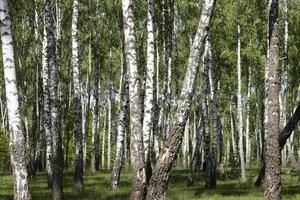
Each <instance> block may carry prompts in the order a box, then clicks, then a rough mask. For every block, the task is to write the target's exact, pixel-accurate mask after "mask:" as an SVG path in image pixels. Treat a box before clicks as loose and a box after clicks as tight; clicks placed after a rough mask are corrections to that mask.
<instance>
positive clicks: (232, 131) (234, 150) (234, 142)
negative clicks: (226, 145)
mask: <svg viewBox="0 0 300 200" xmlns="http://www.w3.org/2000/svg"><path fill="white" fill-rule="evenodd" d="M231 107H232V106H231V103H229V113H230V116H229V118H230V132H231V142H232V151H233V157H234V160H235V162H237V160H238V153H237V148H236V147H237V146H236V140H235V130H234V124H233V112H232V108H231Z"/></svg>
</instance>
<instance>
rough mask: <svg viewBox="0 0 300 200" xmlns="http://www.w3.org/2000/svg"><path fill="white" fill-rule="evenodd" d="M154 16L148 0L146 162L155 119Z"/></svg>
mask: <svg viewBox="0 0 300 200" xmlns="http://www.w3.org/2000/svg"><path fill="white" fill-rule="evenodd" d="M153 14H154V0H148V15H147V18H148V21H147V32H148V38H147V75H146V77H147V78H146V88H145V99H144V108H145V110H144V118H143V134H144V135H143V140H144V152H145V153H144V154H145V155H144V156H145V162H148V154H149V139H150V133H151V128H152V123H151V122H152V119H153V80H154V77H155V74H154V53H155V49H154V30H153Z"/></svg>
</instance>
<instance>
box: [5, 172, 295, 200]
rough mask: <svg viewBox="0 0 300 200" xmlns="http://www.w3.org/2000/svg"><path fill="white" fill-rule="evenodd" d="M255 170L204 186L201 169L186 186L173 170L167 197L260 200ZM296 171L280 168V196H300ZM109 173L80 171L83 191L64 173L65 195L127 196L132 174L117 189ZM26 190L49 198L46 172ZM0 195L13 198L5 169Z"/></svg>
mask: <svg viewBox="0 0 300 200" xmlns="http://www.w3.org/2000/svg"><path fill="white" fill-rule="evenodd" d="M257 173H258V170H257V169H251V170H248V171H247V177H248V181H247V182H246V183H242V182H241V181H240V179H239V171H238V170H232V171H229V172H227V173H226V178H224V179H223V180H218V182H217V187H216V188H214V189H207V188H205V186H204V173H203V172H199V173H197V180H196V182H195V184H194V186H192V187H186V180H187V174H188V171H185V170H173V172H172V176H171V179H170V185H169V190H168V196H167V197H168V199H169V200H194V199H203V200H215V199H220V200H221V199H222V200H223V199H225V200H238V199H245V200H260V199H264V198H263V189H262V188H257V187H255V186H254V181H255V178H256V176H257ZM299 177H300V172H299V171H293V170H289V169H284V170H282V196H283V199H291V200H295V199H299V200H300V181H299ZM110 178H111V175H110V173H109V172H108V171H101V172H98V173H90V172H87V173H85V174H84V191H83V192H82V193H76V192H75V191H74V189H73V173H72V172H65V174H64V194H65V199H92V200H97V199H99V200H125V199H128V197H129V193H130V189H131V178H132V174H131V172H129V171H123V172H122V174H121V183H120V189H119V190H117V191H113V190H112V189H111V187H110ZM30 190H31V192H32V196H33V199H34V200H35V199H51V191H50V190H48V189H47V184H46V176H45V174H44V173H38V174H37V176H36V177H35V178H31V179H30ZM0 199H1V200H6V199H13V185H12V176H11V174H9V173H4V174H3V173H2V174H0Z"/></svg>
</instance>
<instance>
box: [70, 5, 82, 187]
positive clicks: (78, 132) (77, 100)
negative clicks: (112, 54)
mask: <svg viewBox="0 0 300 200" xmlns="http://www.w3.org/2000/svg"><path fill="white" fill-rule="evenodd" d="M77 21H78V0H74V1H73V15H72V37H71V39H72V67H73V84H74V105H75V112H76V113H75V125H74V126H75V127H74V136H75V137H74V138H75V173H74V180H75V189H76V190H77V191H79V192H81V191H82V190H83V147H82V113H81V112H82V108H81V106H82V105H81V94H80V75H79V73H80V72H79V63H78V38H77V34H78V29H77Z"/></svg>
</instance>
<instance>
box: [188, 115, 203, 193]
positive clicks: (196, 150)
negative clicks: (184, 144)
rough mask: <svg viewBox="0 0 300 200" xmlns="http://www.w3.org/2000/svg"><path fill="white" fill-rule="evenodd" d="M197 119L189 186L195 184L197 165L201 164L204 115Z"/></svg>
mask: <svg viewBox="0 0 300 200" xmlns="http://www.w3.org/2000/svg"><path fill="white" fill-rule="evenodd" d="M198 118H199V117H198ZM195 121H196V127H195V129H196V130H195V141H194V142H195V143H194V145H193V150H192V159H191V163H190V172H189V177H188V181H187V187H190V186H192V185H194V181H195V171H196V169H197V165H198V164H199V157H200V143H201V138H202V135H201V131H202V129H203V116H202V117H201V118H200V119H196V120H195Z"/></svg>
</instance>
